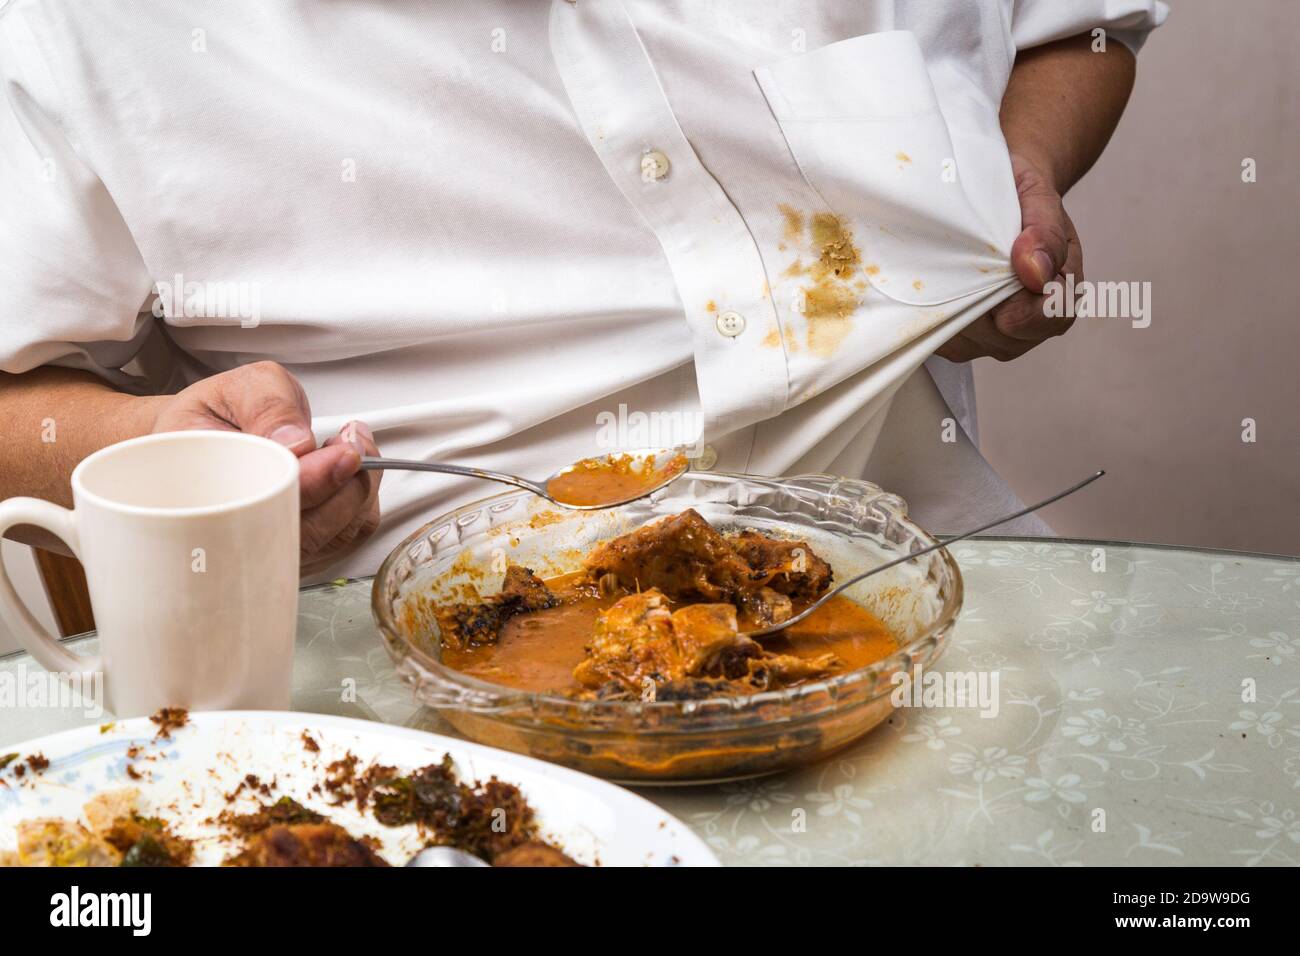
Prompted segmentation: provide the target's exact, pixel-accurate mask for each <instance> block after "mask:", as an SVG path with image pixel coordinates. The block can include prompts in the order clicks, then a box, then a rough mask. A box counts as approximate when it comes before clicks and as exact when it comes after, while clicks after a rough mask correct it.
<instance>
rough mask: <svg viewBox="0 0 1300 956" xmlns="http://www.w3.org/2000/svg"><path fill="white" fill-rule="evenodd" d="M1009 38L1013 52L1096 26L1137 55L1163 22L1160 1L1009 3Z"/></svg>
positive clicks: (1030, 0)
mask: <svg viewBox="0 0 1300 956" xmlns="http://www.w3.org/2000/svg"><path fill="white" fill-rule="evenodd" d="M1010 2H1011V39H1012V42H1013V43H1014V44H1015V48H1016V49H1017V50H1025V49H1028V48H1029V47H1033V46H1040V45H1041V44H1044V43H1051V42H1052V41H1053V40H1063V39H1065V38H1066V37H1071V36H1078V35H1079V34H1080V33H1088V32H1090V31H1092V30H1095V29H1097V28H1098V27H1100V28H1102V29H1103V30H1105V31H1106V37H1107V39H1108V40H1118V41H1119V42H1121V43H1123V44H1124V45H1125V46H1126V47H1128V48H1129V49H1130V50H1132V51H1133V52H1134V53H1137V52H1138V50H1140V49H1141V48H1142V44H1143V43H1145V42H1146V39H1147V36H1148V34H1150V33H1151V31H1152V30H1154V29H1155V28H1156V27H1158V26H1160V24H1162V23H1164V22H1165V18H1166V17H1168V16H1169V7H1168V6H1166V5H1165V4H1164V3H1163V2H1161V0H1068V2H1062V0H1010Z"/></svg>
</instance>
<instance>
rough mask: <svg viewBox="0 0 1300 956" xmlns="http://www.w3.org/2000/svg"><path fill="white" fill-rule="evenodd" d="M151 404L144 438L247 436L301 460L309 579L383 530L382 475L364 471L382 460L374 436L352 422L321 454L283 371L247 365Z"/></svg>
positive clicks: (303, 405)
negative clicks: (371, 459)
mask: <svg viewBox="0 0 1300 956" xmlns="http://www.w3.org/2000/svg"><path fill="white" fill-rule="evenodd" d="M149 401H150V411H151V413H152V415H153V417H152V420H151V421H150V422H149V423H148V427H147V429H146V430H147V431H150V432H169V431H185V430H187V429H191V428H214V429H221V430H226V431H241V432H248V433H249V434H253V435H261V436H262V437H264V438H270V439H271V440H272V441H277V442H279V443H280V444H282V445H284V446H286V447H287V448H288V449H289V450H290V451H292V452H293V453H294V454H295V455H297V456H298V464H299V470H300V474H299V484H298V487H299V500H300V502H301V510H302V529H301V534H302V563H301V572H302V573H303V574H304V575H306V574H312V573H315V572H316V571H320V570H323V569H324V568H325V567H327V566H328V565H329V564H330V563H332V562H333V561H334V560H335V559H337V558H338V557H339V556H341V555H342V554H345V553H346V552H347V551H349V550H351V549H352V548H353V547H354V546H355V545H356V544H358V543H359V542H361V541H363V540H365V539H366V538H367V537H369V536H370V535H371V534H373V533H374V531H375V529H376V528H377V527H378V526H379V480H380V476H381V472H375V471H360V470H359V469H360V467H361V456H362V455H378V454H379V449H378V448H377V447H376V446H375V440H374V437H373V436H372V435H371V434H370V429H369V428H367V427H366V426H365V425H364V424H362V423H361V422H349V423H348V424H347V425H346V426H345V427H344V428H343V430H342V431H341V432H340V433H339V434H338V435H336V436H334V437H333V438H331V439H329V440H328V441H327V442H325V444H324V445H322V446H320V447H319V448H317V447H316V440H315V438H314V437H313V436H312V433H311V408H310V406H309V405H308V404H307V395H306V393H305V392H304V391H303V389H302V386H301V385H300V384H298V380H297V379H296V378H294V377H293V375H291V374H290V373H289V372H288V371H286V370H285V369H284V368H283V367H282V366H280V365H277V364H275V363H274V362H258V363H256V364H253V365H245V366H243V367H241V368H237V369H233V370H231V371H229V372H222V373H221V374H219V375H213V376H211V377H210V378H205V379H203V380H202V381H201V382H196V383H195V384H193V385H191V386H190V387H189V388H187V389H185V390H184V391H182V392H179V393H177V394H176V395H171V396H166V397H163V398H156V399H150V400H149Z"/></svg>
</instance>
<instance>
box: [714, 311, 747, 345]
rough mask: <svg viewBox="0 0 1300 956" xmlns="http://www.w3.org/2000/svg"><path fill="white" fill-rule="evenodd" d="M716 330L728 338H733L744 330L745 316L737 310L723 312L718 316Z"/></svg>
mask: <svg viewBox="0 0 1300 956" xmlns="http://www.w3.org/2000/svg"><path fill="white" fill-rule="evenodd" d="M717 325H718V331H719V332H721V333H722V334H723V335H725V336H726V337H727V338H729V339H734V338H735V337H736V336H737V335H739V334H740V333H741V332H743V331H745V317H744V316H743V315H741V314H740V313H739V312H723V313H722V314H721V315H720V316H718V321H717Z"/></svg>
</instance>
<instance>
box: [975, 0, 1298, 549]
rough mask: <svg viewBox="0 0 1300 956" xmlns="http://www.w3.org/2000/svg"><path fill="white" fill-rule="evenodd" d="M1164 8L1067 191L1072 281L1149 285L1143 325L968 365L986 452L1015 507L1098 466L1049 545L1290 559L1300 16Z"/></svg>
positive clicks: (1204, 3)
mask: <svg viewBox="0 0 1300 956" xmlns="http://www.w3.org/2000/svg"><path fill="white" fill-rule="evenodd" d="M1172 6H1173V13H1172V14H1171V16H1170V18H1169V20H1168V21H1167V22H1166V24H1165V26H1164V27H1162V28H1161V29H1160V30H1158V31H1156V32H1155V33H1154V34H1153V35H1152V36H1151V38H1150V40H1149V41H1148V43H1147V45H1146V47H1145V48H1144V49H1143V51H1142V53H1141V56H1140V58H1139V65H1138V80H1137V88H1136V90H1135V91H1134V94H1133V99H1132V101H1131V102H1130V105H1129V108H1128V112H1127V113H1126V114H1125V117H1124V120H1123V122H1122V123H1121V125H1120V128H1119V130H1118V132H1117V133H1116V135H1115V138H1114V139H1113V140H1112V142H1111V145H1110V148H1109V149H1108V150H1107V152H1106V154H1105V156H1104V157H1103V158H1102V159H1101V161H1100V162H1099V163H1098V165H1097V166H1096V167H1095V168H1094V169H1093V171H1092V172H1091V173H1090V174H1089V175H1088V176H1087V177H1086V178H1085V179H1084V180H1083V181H1082V182H1081V183H1079V185H1078V186H1076V187H1075V189H1074V190H1073V191H1072V192H1071V193H1070V194H1069V195H1068V196H1067V197H1066V208H1067V209H1068V210H1069V212H1070V214H1071V215H1072V216H1073V218H1074V221H1075V223H1076V225H1077V226H1078V229H1079V233H1080V236H1081V239H1082V242H1083V251H1084V271H1085V274H1086V275H1087V277H1088V278H1089V279H1101V280H1116V279H1123V280H1139V281H1150V282H1151V283H1152V322H1151V326H1150V328H1146V329H1134V328H1132V327H1131V326H1130V324H1129V323H1128V322H1126V321H1124V320H1120V319H1100V318H1094V319H1080V320H1079V321H1078V322H1076V323H1075V326H1074V328H1073V329H1072V330H1071V331H1070V333H1069V334H1068V335H1066V336H1065V337H1063V338H1060V339H1056V340H1053V341H1052V342H1049V343H1047V344H1045V345H1043V346H1040V347H1039V348H1037V349H1035V350H1034V351H1033V352H1031V353H1029V354H1028V355H1026V356H1024V357H1023V358H1021V359H1019V360H1017V361H1015V362H1011V363H1007V364H999V363H997V362H994V361H993V360H991V359H981V360H979V361H978V362H977V363H976V371H975V375H976V381H977V383H978V389H979V421H980V430H981V441H982V446H983V450H984V453H985V455H986V456H987V457H988V458H989V460H990V461H991V462H992V463H993V465H994V466H995V467H996V468H997V469H998V470H999V471H1000V472H1001V473H1002V474H1003V475H1005V476H1006V477H1007V478H1008V480H1009V481H1010V482H1011V484H1012V485H1013V487H1015V489H1016V490H1017V491H1018V492H1019V493H1020V494H1021V496H1022V497H1024V498H1026V499H1027V500H1028V499H1033V498H1035V497H1043V496H1045V495H1046V494H1047V493H1050V491H1051V490H1053V489H1055V488H1057V487H1058V486H1061V485H1063V484H1068V483H1069V482H1070V481H1071V480H1072V479H1074V478H1076V477H1078V476H1080V475H1082V474H1086V473H1087V472H1088V471H1089V470H1090V469H1092V468H1094V467H1104V468H1107V469H1108V470H1109V475H1108V476H1107V477H1106V478H1105V479H1103V480H1102V481H1101V482H1099V483H1098V484H1097V485H1096V486H1094V487H1093V488H1090V489H1088V491H1086V492H1084V493H1083V494H1082V495H1080V496H1079V497H1077V498H1074V499H1070V500H1067V501H1065V502H1062V503H1061V504H1059V505H1057V506H1055V507H1054V509H1053V510H1051V511H1049V512H1048V513H1047V514H1046V517H1047V520H1048V521H1049V522H1050V523H1051V524H1052V525H1053V526H1054V527H1055V528H1056V529H1057V531H1059V532H1060V533H1061V534H1065V535H1072V536H1080V537H1096V538H1115V539H1131V540H1138V541H1154V542H1167V543H1176V544H1187V545H1198V546H1204V547H1220V548H1232V549H1245V550H1258V551H1271V552H1281V553H1287V554H1296V553H1300V376H1298V375H1297V367H1296V363H1297V359H1298V358H1300V306H1298V305H1297V297H1296V295H1295V290H1296V286H1297V284H1298V283H1300V55H1297V47H1296V42H1297V37H1298V36H1300V3H1296V2H1293V0H1234V2H1232V3H1218V2H1209V0H1183V2H1175V3H1174V4H1173V5H1172ZM1244 157H1252V158H1254V159H1255V160H1256V161H1257V164H1258V181H1257V182H1255V183H1253V184H1245V183H1243V182H1242V181H1241V162H1242V159H1243V158H1244ZM1248 417H1249V418H1254V419H1255V420H1256V422H1257V423H1258V440H1257V442H1256V443H1255V444H1244V443H1243V442H1242V440H1241V432H1242V426H1241V421H1242V419H1243V418H1248Z"/></svg>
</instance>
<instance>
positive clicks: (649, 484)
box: [546, 452, 687, 507]
mask: <svg viewBox="0 0 1300 956" xmlns="http://www.w3.org/2000/svg"><path fill="white" fill-rule="evenodd" d="M657 464H658V463H657V462H656V461H655V457H654V456H653V455H651V456H649V457H648V458H644V459H640V460H638V459H636V458H633V457H632V456H631V455H615V456H607V457H605V458H584V459H583V460H582V461H580V462H577V463H576V464H574V465H572V466H570V467H569V468H567V469H566V470H564V471H562V472H560V474H558V475H556V476H555V477H554V478H552V479H551V480H550V481H548V482H547V483H546V493H547V494H548V495H550V496H551V500H553V501H557V502H559V503H560V504H565V505H577V506H579V507H587V506H591V505H604V504H610V503H617V502H620V501H627V500H629V499H632V498H637V497H639V496H641V495H642V494H644V493H645V492H647V491H649V490H650V489H651V488H654V487H656V486H657V485H660V484H662V483H663V482H664V481H666V480H667V479H668V478H673V477H676V476H677V475H680V474H681V473H682V472H684V471H685V470H686V467H687V460H686V456H685V455H683V454H682V453H680V452H678V453H677V454H675V455H673V456H672V457H671V458H669V459H668V461H666V462H664V463H663V464H662V465H660V466H659V467H656V465H657Z"/></svg>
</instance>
